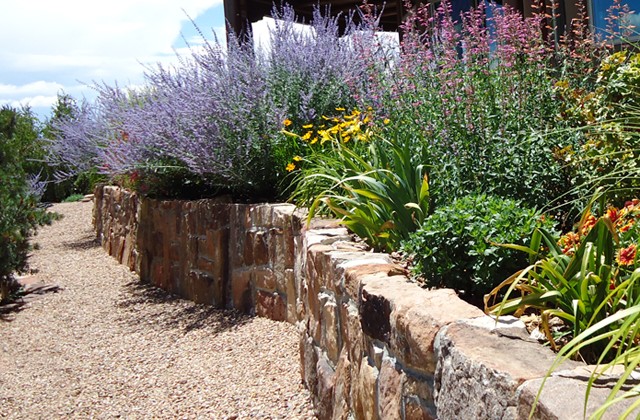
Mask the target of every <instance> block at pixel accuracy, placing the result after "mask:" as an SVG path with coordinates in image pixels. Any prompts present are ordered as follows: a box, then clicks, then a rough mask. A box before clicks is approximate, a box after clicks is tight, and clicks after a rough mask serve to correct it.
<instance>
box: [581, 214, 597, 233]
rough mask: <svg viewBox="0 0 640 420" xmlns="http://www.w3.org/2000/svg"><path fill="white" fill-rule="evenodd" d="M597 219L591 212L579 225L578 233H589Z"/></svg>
mask: <svg viewBox="0 0 640 420" xmlns="http://www.w3.org/2000/svg"><path fill="white" fill-rule="evenodd" d="M597 221H598V219H596V217H595V216H594V215H593V214H590V215H589V217H587V220H585V221H584V224H583V225H582V226H581V227H580V233H582V234H583V235H586V234H587V233H589V232H590V231H591V228H592V227H593V226H594V225H595V224H596V222H597Z"/></svg>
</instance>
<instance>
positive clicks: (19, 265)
mask: <svg viewBox="0 0 640 420" xmlns="http://www.w3.org/2000/svg"><path fill="white" fill-rule="evenodd" d="M23 116H24V113H22V111H18V110H15V109H13V108H10V107H3V108H2V109H0V301H4V300H6V299H8V297H9V296H10V295H11V294H12V293H13V292H14V291H15V281H14V278H13V274H14V273H15V272H21V271H24V270H26V268H27V254H28V252H29V249H30V246H29V237H30V236H31V235H32V234H33V233H34V232H35V230H36V228H37V226H38V225H42V224H45V223H50V222H51V220H52V219H53V217H54V216H53V215H52V214H51V213H46V212H45V211H44V209H41V208H39V207H38V197H37V195H36V194H35V193H34V192H33V191H32V190H31V189H30V185H29V182H28V178H27V172H26V170H25V167H24V166H25V155H28V153H29V146H30V145H31V141H32V140H33V139H32V138H31V136H30V132H29V131H23V130H22V128H23V127H22V126H21V125H20V122H21V118H22V117H23Z"/></svg>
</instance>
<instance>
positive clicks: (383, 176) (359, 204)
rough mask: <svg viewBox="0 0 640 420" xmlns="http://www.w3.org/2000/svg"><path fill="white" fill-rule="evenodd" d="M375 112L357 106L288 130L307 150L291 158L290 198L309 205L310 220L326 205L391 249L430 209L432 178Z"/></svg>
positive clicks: (370, 241) (383, 247)
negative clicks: (315, 123) (387, 132)
mask: <svg viewBox="0 0 640 420" xmlns="http://www.w3.org/2000/svg"><path fill="white" fill-rule="evenodd" d="M338 110H342V111H344V109H342V108H338ZM373 115H374V111H373V109H368V110H367V111H366V112H361V111H359V110H353V111H352V112H350V113H347V114H345V115H343V116H340V117H334V118H328V117H325V118H324V119H325V120H326V121H325V123H324V124H321V125H320V126H319V127H318V128H314V127H313V126H312V125H310V126H307V128H306V129H305V130H307V131H306V132H305V134H303V135H302V136H300V135H296V134H293V133H288V132H287V133H288V134H289V136H292V137H294V139H295V141H296V143H299V144H301V146H302V147H304V148H306V150H307V153H306V154H305V157H304V158H300V160H299V161H298V162H295V161H294V162H292V163H291V165H292V167H291V169H292V171H293V173H294V176H295V182H294V185H295V186H296V189H295V190H294V191H293V193H292V199H293V200H296V202H298V203H300V204H304V205H308V206H309V219H311V218H312V217H313V216H314V215H315V214H317V213H318V212H321V211H322V209H323V208H324V209H326V210H328V211H329V212H331V213H332V214H333V215H335V216H336V217H338V218H340V220H341V222H342V223H343V224H344V225H345V226H347V227H348V228H349V229H351V231H353V232H354V233H355V234H357V235H358V236H359V237H360V238H362V239H363V240H365V241H366V242H367V243H368V244H369V245H370V246H372V247H373V248H375V249H377V250H380V251H387V252H391V251H393V250H396V249H397V248H398V245H399V243H400V241H401V240H403V239H406V238H407V237H408V235H409V234H410V233H411V232H413V231H414V230H415V229H416V228H417V226H419V225H420V223H421V222H422V220H424V218H425V217H426V215H427V214H429V211H430V205H431V201H430V196H429V179H428V176H427V167H426V165H422V164H419V165H414V164H413V156H412V155H411V151H410V149H408V148H405V147H403V146H402V143H396V142H394V141H393V140H391V139H389V138H388V137H387V136H384V135H382V134H381V133H382V132H383V130H384V128H383V127H384V126H385V125H386V124H388V121H387V120H384V121H382V123H380V122H377V121H375V120H373V119H372V116H373ZM385 123H386V124H385ZM307 137H308V139H307Z"/></svg>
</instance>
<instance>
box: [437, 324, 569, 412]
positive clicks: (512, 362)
mask: <svg viewBox="0 0 640 420" xmlns="http://www.w3.org/2000/svg"><path fill="white" fill-rule="evenodd" d="M435 349H436V353H437V356H438V366H437V370H436V375H435V385H436V396H435V400H436V405H437V407H438V418H439V419H441V420H446V419H461V418H470V419H471V418H473V419H476V418H478V419H480V418H486V419H508V418H516V412H517V405H518V398H517V396H516V391H517V389H518V387H519V386H520V385H521V384H522V383H524V382H525V381H527V380H530V379H536V378H540V377H543V376H544V375H545V373H546V372H547V370H548V369H549V367H550V366H551V364H552V363H553V360H554V359H555V354H554V353H553V352H552V351H551V350H549V349H548V348H545V347H543V346H542V345H540V344H538V343H536V342H529V341H523V340H519V339H512V338H507V337H504V336H500V335H498V334H495V333H492V332H490V331H489V330H487V329H486V328H482V327H477V326H472V325H468V324H465V323H463V322H459V323H454V324H451V325H449V326H447V327H445V328H443V330H442V331H441V332H440V333H439V334H438V336H437V339H436V343H435ZM578 365H579V364H577V363H576V362H567V364H566V365H564V368H567V367H569V368H571V367H576V366H578Z"/></svg>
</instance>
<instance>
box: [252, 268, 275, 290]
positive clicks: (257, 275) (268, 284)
mask: <svg viewBox="0 0 640 420" xmlns="http://www.w3.org/2000/svg"><path fill="white" fill-rule="evenodd" d="M253 275H254V279H255V282H256V287H257V288H259V289H265V290H268V291H271V292H273V291H275V290H276V285H277V284H276V274H275V273H274V272H273V270H272V269H270V268H263V269H256V270H255V271H254V272H253Z"/></svg>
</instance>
